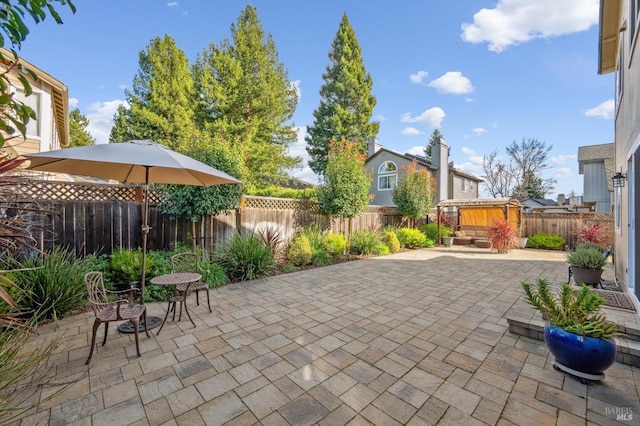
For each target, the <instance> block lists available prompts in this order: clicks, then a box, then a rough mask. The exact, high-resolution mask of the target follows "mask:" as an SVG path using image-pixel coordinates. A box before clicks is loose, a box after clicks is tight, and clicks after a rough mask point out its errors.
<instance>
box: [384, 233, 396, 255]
mask: <svg viewBox="0 0 640 426" xmlns="http://www.w3.org/2000/svg"><path fill="white" fill-rule="evenodd" d="M382 243H383V244H384V245H386V246H387V248H388V249H389V251H390V252H391V253H397V252H399V251H400V241H398V236H397V235H396V233H395V232H393V231H384V233H383V234H382Z"/></svg>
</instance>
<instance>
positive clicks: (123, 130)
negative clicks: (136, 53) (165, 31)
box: [109, 35, 193, 151]
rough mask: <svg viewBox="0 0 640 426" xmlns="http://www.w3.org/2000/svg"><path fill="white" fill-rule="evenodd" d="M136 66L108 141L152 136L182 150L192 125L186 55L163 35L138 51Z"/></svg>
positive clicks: (190, 90)
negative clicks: (130, 86) (124, 103)
mask: <svg viewBox="0 0 640 426" xmlns="http://www.w3.org/2000/svg"><path fill="white" fill-rule="evenodd" d="M138 65H139V69H138V73H137V74H136V75H135V76H134V78H133V87H132V89H131V91H129V90H126V91H125V97H126V100H127V103H128V107H125V106H122V107H120V108H118V111H117V113H116V115H115V117H114V127H113V128H112V130H111V135H110V137H109V141H110V142H122V141H126V140H130V139H153V140H154V141H156V142H158V143H161V144H163V145H166V146H168V147H170V148H172V149H174V150H177V151H185V150H186V149H188V146H187V145H188V137H187V136H188V135H189V132H190V130H191V126H192V125H193V108H192V98H193V78H192V76H191V73H190V69H189V61H188V60H187V57H186V56H185V54H184V52H183V51H182V49H180V48H179V47H178V46H177V45H176V43H175V40H173V38H171V37H170V36H169V35H165V36H164V37H163V38H160V37H155V38H154V39H152V40H151V42H150V44H149V46H147V48H146V50H144V51H142V52H140V57H139V61H138Z"/></svg>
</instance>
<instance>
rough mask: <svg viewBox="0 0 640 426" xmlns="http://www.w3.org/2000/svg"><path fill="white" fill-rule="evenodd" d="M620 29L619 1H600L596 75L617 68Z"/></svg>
mask: <svg viewBox="0 0 640 426" xmlns="http://www.w3.org/2000/svg"><path fill="white" fill-rule="evenodd" d="M621 30H622V29H621V28H620V1H619V0H600V27H599V34H598V74H607V73H610V72H613V71H615V70H616V68H617V56H618V44H619V40H618V38H619V33H620V31H621Z"/></svg>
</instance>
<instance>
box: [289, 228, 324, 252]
mask: <svg viewBox="0 0 640 426" xmlns="http://www.w3.org/2000/svg"><path fill="white" fill-rule="evenodd" d="M298 235H304V236H305V237H307V239H308V240H309V245H310V246H311V250H320V249H324V244H323V243H322V241H323V239H324V236H325V231H324V230H323V229H322V227H320V225H319V224H317V223H312V224H310V225H308V226H305V227H304V228H302V229H300V230H299V231H298V232H296V236H298Z"/></svg>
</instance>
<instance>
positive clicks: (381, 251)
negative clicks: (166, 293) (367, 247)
mask: <svg viewBox="0 0 640 426" xmlns="http://www.w3.org/2000/svg"><path fill="white" fill-rule="evenodd" d="M390 253H391V250H389V247H388V246H387V245H385V244H378V245H377V246H376V248H375V250H374V251H373V254H375V255H376V256H386V255H388V254H390Z"/></svg>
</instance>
